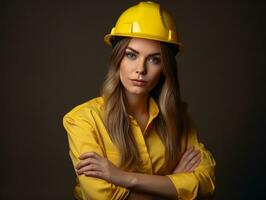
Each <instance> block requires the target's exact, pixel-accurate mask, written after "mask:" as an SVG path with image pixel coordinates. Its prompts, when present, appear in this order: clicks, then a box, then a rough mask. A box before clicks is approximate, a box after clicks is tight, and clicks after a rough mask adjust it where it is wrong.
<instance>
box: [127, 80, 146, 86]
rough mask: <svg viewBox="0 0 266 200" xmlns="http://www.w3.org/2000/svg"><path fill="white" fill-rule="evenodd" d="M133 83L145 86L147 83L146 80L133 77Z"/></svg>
mask: <svg viewBox="0 0 266 200" xmlns="http://www.w3.org/2000/svg"><path fill="white" fill-rule="evenodd" d="M131 81H132V83H133V85H135V86H144V85H145V84H146V81H144V80H139V79H131Z"/></svg>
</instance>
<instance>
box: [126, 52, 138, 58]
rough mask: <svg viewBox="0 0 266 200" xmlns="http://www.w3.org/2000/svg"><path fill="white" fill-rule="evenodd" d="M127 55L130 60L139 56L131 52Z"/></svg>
mask: <svg viewBox="0 0 266 200" xmlns="http://www.w3.org/2000/svg"><path fill="white" fill-rule="evenodd" d="M126 57H127V58H128V59H130V60H135V59H136V58H137V56H136V55H135V54H134V53H131V52H126Z"/></svg>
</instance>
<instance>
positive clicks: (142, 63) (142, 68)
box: [136, 59, 147, 75]
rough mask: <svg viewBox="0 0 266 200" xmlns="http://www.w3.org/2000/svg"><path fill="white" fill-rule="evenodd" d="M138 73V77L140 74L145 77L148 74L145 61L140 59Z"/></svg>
mask: <svg viewBox="0 0 266 200" xmlns="http://www.w3.org/2000/svg"><path fill="white" fill-rule="evenodd" d="M136 73H137V74H138V75H140V74H142V75H144V74H146V73H147V71H146V63H145V59H140V61H139V62H138V64H137V67H136Z"/></svg>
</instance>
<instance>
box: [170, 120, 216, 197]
mask: <svg viewBox="0 0 266 200" xmlns="http://www.w3.org/2000/svg"><path fill="white" fill-rule="evenodd" d="M186 117H187V118H186V124H187V127H188V128H187V134H186V135H185V137H184V138H182V143H183V144H182V146H183V147H185V150H186V149H188V148H190V147H192V146H194V147H195V149H198V150H200V153H201V162H200V164H199V165H198V166H197V167H196V168H195V169H194V171H193V172H185V173H176V174H170V175H167V176H168V177H169V179H170V180H171V181H172V183H173V184H174V186H175V188H176V191H177V194H178V199H182V200H188V199H197V198H200V199H212V198H213V197H214V194H215V181H216V180H215V167H216V162H215V160H214V158H213V156H212V154H211V153H210V152H209V151H208V150H207V149H206V148H205V146H204V144H202V143H201V142H199V140H198V138H197V129H196V126H195V124H194V122H193V121H192V120H191V118H190V117H189V115H187V116H186Z"/></svg>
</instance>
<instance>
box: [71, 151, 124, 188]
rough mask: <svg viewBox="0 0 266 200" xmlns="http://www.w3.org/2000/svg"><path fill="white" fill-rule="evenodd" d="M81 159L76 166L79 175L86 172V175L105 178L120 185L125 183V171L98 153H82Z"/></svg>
mask: <svg viewBox="0 0 266 200" xmlns="http://www.w3.org/2000/svg"><path fill="white" fill-rule="evenodd" d="M79 159H80V160H81V161H80V162H79V163H78V164H77V166H76V172H77V173H78V175H81V174H84V175H85V176H91V177H96V178H100V179H104V180H106V181H108V182H111V183H113V184H115V185H120V186H121V184H122V183H123V180H124V179H123V178H124V177H125V173H124V171H123V170H121V169H120V168H118V167H116V166H115V165H114V164H113V163H111V162H110V161H109V160H107V159H106V158H104V157H101V156H100V155H98V154H97V153H95V152H87V153H84V154H82V155H81V156H80V157H79Z"/></svg>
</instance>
